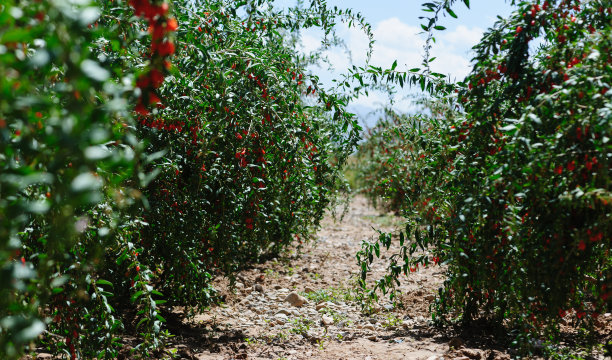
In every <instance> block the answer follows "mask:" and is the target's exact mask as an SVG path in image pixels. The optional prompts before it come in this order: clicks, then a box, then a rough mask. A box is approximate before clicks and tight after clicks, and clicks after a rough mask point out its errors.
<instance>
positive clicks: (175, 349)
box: [169, 197, 510, 360]
mask: <svg viewBox="0 0 612 360" xmlns="http://www.w3.org/2000/svg"><path fill="white" fill-rule="evenodd" d="M399 224H400V220H399V219H397V218H394V217H393V216H391V215H380V213H379V211H377V210H375V209H373V208H372V207H370V206H369V205H368V204H367V202H366V200H365V199H364V198H362V197H356V198H354V199H352V201H351V202H350V205H349V208H348V213H346V215H345V216H344V217H343V219H342V220H341V221H337V222H336V221H334V220H333V218H332V217H331V216H328V217H326V218H325V219H324V221H323V222H322V227H321V230H320V231H319V232H318V233H317V235H316V237H315V240H314V241H313V242H311V243H309V244H308V245H305V246H304V248H302V249H301V251H300V254H299V256H297V255H296V256H290V257H289V258H288V259H287V258H286V259H273V260H271V261H268V262H266V263H263V264H258V265H255V266H254V267H253V268H251V269H249V270H245V271H243V272H241V273H240V274H239V276H238V283H237V284H236V286H235V288H234V289H231V288H229V287H228V284H227V283H219V284H217V286H218V288H220V290H221V291H222V292H224V294H225V300H226V301H225V303H224V304H223V305H221V306H216V307H213V308H212V309H211V310H210V311H209V312H206V313H205V314H202V315H196V316H195V318H193V319H192V320H191V321H189V322H184V321H183V322H181V323H175V324H172V321H171V320H170V319H169V326H170V327H171V332H172V333H174V334H177V336H176V337H175V338H173V340H172V342H173V344H174V345H170V346H169V347H170V349H171V350H170V351H171V352H172V353H174V354H175V355H177V357H178V358H185V359H198V360H209V359H210V360H212V359H275V360H277V359H286V360H298V359H329V360H331V359H334V360H341V359H346V360H349V359H363V360H375V359H429V360H433V359H457V360H458V359H463V360H468V359H506V358H507V359H509V358H510V356H509V355H508V353H507V352H506V351H505V349H503V348H497V347H496V345H495V339H493V338H492V337H491V336H489V335H487V334H486V333H484V334H482V333H480V334H477V335H475V336H472V335H468V337H466V336H465V335H464V334H454V333H452V332H448V331H447V332H443V331H442V330H440V329H436V328H435V327H433V326H432V324H431V322H430V319H431V316H430V313H429V304H430V302H431V301H432V300H433V298H434V294H435V293H436V291H437V289H438V287H439V286H440V284H441V282H442V280H443V272H442V269H441V268H440V267H429V268H424V269H420V270H419V271H418V272H415V273H412V274H410V276H409V277H408V278H405V279H404V280H403V281H402V285H401V290H402V292H403V294H404V295H403V296H402V298H401V301H402V303H403V304H404V309H399V308H393V307H392V306H391V304H390V303H389V302H388V300H387V299H385V298H383V299H381V301H380V302H379V303H378V305H376V308H375V310H376V311H375V312H374V313H373V314H370V315H364V314H363V312H362V311H361V307H360V305H359V303H358V302H357V301H356V299H355V292H354V289H355V287H354V284H355V277H356V276H357V274H358V270H359V269H358V266H357V261H356V258H355V254H356V253H357V251H358V250H359V249H360V247H361V243H362V241H364V240H372V239H373V237H374V236H376V234H377V233H376V231H375V230H374V229H373V228H377V229H382V230H391V229H393V228H394V226H397V225H399ZM294 255H295V254H294ZM382 270H383V264H382V262H381V264H380V265H376V263H375V264H374V266H373V271H374V277H376V275H377V274H378V275H380V274H381V273H382ZM292 292H295V293H297V294H298V295H299V296H300V298H297V300H296V302H295V303H294V305H292V304H291V303H289V302H287V301H285V300H286V299H287V297H288V295H289V294H290V293H292ZM294 297H295V296H294ZM303 300H305V301H306V302H305V303H304V304H303V305H301V306H295V305H297V304H299V303H300V302H301V301H303Z"/></svg>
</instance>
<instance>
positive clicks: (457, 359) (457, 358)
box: [453, 356, 470, 360]
mask: <svg viewBox="0 0 612 360" xmlns="http://www.w3.org/2000/svg"><path fill="white" fill-rule="evenodd" d="M453 360H470V358H469V357H467V356H459V357H456V358H453Z"/></svg>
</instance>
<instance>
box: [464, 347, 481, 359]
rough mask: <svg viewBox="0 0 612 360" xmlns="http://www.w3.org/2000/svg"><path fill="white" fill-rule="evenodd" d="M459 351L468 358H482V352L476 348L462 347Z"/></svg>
mask: <svg viewBox="0 0 612 360" xmlns="http://www.w3.org/2000/svg"><path fill="white" fill-rule="evenodd" d="M461 353H462V354H463V355H465V356H467V357H469V358H470V359H475V360H480V359H481V358H482V354H480V352H479V351H478V350H474V349H463V350H461Z"/></svg>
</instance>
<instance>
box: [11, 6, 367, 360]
mask: <svg viewBox="0 0 612 360" xmlns="http://www.w3.org/2000/svg"><path fill="white" fill-rule="evenodd" d="M194 5H196V4H195V3H191V2H185V3H182V2H178V1H177V2H174V3H168V2H165V1H161V0H151V1H149V0H131V1H129V2H125V1H118V0H100V1H97V2H95V3H94V2H91V3H89V2H79V3H78V4H76V3H75V4H72V3H71V4H68V3H63V2H30V1H21V0H14V1H7V2H5V3H3V4H2V5H0V75H1V76H0V91H2V96H1V98H0V137H1V140H2V141H0V169H1V172H0V272H1V274H2V276H1V277H0V357H2V358H3V359H4V358H8V359H13V358H19V357H20V356H21V355H22V354H23V353H24V351H26V350H27V348H28V347H31V346H38V347H39V348H45V349H46V350H47V351H50V352H53V353H55V354H58V355H59V354H63V356H65V357H67V358H73V359H74V358H94V357H95V358H116V357H117V356H118V353H119V350H120V349H121V348H123V347H125V346H126V345H128V344H126V343H125V341H124V339H122V335H123V334H126V333H127V334H131V335H135V334H138V339H137V340H136V341H135V342H132V343H130V344H129V345H130V347H134V348H133V351H134V352H137V353H138V354H140V355H141V356H149V355H151V354H153V353H155V352H157V351H160V350H161V349H163V343H164V340H165V338H166V337H167V336H168V335H169V334H168V332H167V330H165V329H164V322H165V319H164V317H163V314H164V307H165V306H171V305H181V306H186V307H187V309H191V310H203V309H204V308H205V307H206V306H207V305H210V303H211V302H212V301H214V300H215V296H216V294H215V290H214V289H213V288H212V286H211V282H212V279H213V277H214V276H231V274H232V273H233V272H234V271H236V270H237V269H239V268H240V267H241V266H244V265H245V264H246V263H248V262H249V261H257V260H259V259H262V258H264V257H266V256H272V255H275V254H278V253H279V252H280V251H282V250H283V249H285V248H287V247H288V246H289V245H292V244H299V243H300V242H301V241H304V240H306V239H307V238H308V236H309V234H310V232H311V231H312V230H313V229H314V228H316V226H317V224H318V222H319V220H320V219H321V217H322V215H323V213H324V210H325V208H326V206H327V205H328V204H329V202H330V201H333V199H334V198H335V195H336V193H337V192H338V191H343V187H344V181H343V180H342V177H341V172H340V169H341V167H342V165H343V164H344V162H345V160H346V158H347V156H348V155H349V154H350V153H351V152H352V151H353V149H354V146H355V145H356V142H357V139H358V134H359V127H358V126H357V124H356V121H355V119H354V118H353V115H352V114H350V113H348V112H347V111H346V109H345V106H346V105H345V104H346V103H347V99H348V97H350V96H351V94H350V93H348V92H346V93H341V92H339V91H328V92H326V91H325V90H324V89H322V88H321V86H320V84H319V83H318V78H317V77H316V76H314V75H313V74H310V73H309V72H308V71H306V68H305V67H306V66H307V65H309V64H312V63H313V62H315V61H317V58H316V57H312V58H311V57H309V56H305V55H303V54H299V53H298V52H297V51H296V50H295V47H294V46H293V45H294V43H293V41H295V38H294V36H295V35H296V34H297V32H299V30H300V29H302V28H306V27H319V28H322V29H323V30H324V33H325V34H326V36H330V37H333V36H334V35H333V31H334V25H335V21H336V20H337V19H338V18H341V19H344V20H351V21H352V22H353V23H355V24H356V25H359V26H360V27H362V28H363V29H364V30H365V33H366V36H367V35H368V29H369V25H368V24H367V23H365V22H364V21H363V18H361V17H359V16H357V15H356V14H353V13H352V12H350V11H349V12H343V11H340V10H337V9H328V8H327V6H326V4H325V3H324V2H323V3H319V2H313V3H312V4H311V5H310V6H308V7H298V8H294V9H290V10H275V9H274V8H273V7H270V6H268V5H270V3H269V2H267V1H254V2H231V1H201V2H198V3H197V11H195V10H194V9H196V7H194Z"/></svg>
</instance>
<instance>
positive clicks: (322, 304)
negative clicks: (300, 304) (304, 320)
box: [316, 302, 327, 311]
mask: <svg viewBox="0 0 612 360" xmlns="http://www.w3.org/2000/svg"><path fill="white" fill-rule="evenodd" d="M325 308H327V302H322V303H318V304H317V306H316V309H317V311H319V310H321V309H325Z"/></svg>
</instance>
